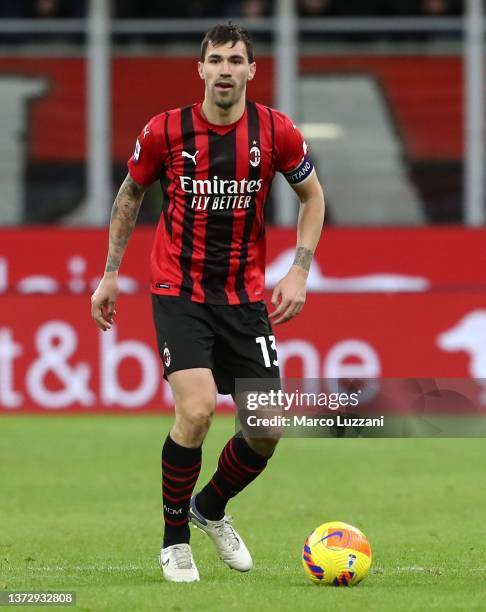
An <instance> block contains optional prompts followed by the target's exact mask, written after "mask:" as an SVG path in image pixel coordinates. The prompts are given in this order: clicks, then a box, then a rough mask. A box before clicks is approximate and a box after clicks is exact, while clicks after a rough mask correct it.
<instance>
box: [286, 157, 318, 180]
mask: <svg viewBox="0 0 486 612" xmlns="http://www.w3.org/2000/svg"><path fill="white" fill-rule="evenodd" d="M313 170H314V164H313V163H312V161H311V160H310V158H309V157H307V155H305V156H304V157H303V158H302V161H301V162H300V164H299V165H298V166H297V168H295V170H292V172H285V173H284V176H285V178H286V179H287V181H288V182H289V183H290V184H291V185H297V183H302V181H305V179H306V178H307V177H308V176H309V175H310V174H311V172H312V171H313Z"/></svg>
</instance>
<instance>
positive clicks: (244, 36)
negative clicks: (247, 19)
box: [200, 22, 255, 64]
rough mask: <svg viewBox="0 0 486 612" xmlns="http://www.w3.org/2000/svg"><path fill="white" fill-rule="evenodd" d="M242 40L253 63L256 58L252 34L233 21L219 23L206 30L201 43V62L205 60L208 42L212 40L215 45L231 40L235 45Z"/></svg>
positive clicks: (249, 59)
mask: <svg viewBox="0 0 486 612" xmlns="http://www.w3.org/2000/svg"><path fill="white" fill-rule="evenodd" d="M240 40H241V42H243V43H244V44H245V47H246V53H247V55H248V61H249V62H250V64H251V63H252V62H253V61H255V58H254V54H253V42H252V40H251V38H250V35H249V34H248V32H247V30H245V28H242V27H241V26H239V25H236V24H234V23H231V22H229V23H218V25H216V26H214V28H211V29H210V30H208V31H207V32H206V34H205V36H204V38H203V41H202V43H201V56H200V59H201V62H204V58H205V57H206V51H207V48H208V44H209V43H210V42H211V44H212V45H214V46H215V47H218V46H219V45H224V44H226V43H229V42H231V43H233V44H232V45H231V46H232V47H234V46H235V45H236V43H237V42H239V41H240Z"/></svg>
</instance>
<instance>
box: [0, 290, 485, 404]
mask: <svg viewBox="0 0 486 612" xmlns="http://www.w3.org/2000/svg"><path fill="white" fill-rule="evenodd" d="M267 298H268V296H267ZM1 302H2V305H1V310H2V315H1V325H0V410H4V411H5V410H7V411H10V412H18V411H42V412H43V411H50V412H53V411H59V410H62V411H66V410H69V411H82V412H91V411H94V410H100V409H104V410H110V411H111V410H115V411H133V410H137V411H138V410H160V409H168V408H169V407H170V405H171V400H170V393H169V390H168V387H167V385H166V383H164V384H163V385H161V377H160V371H161V367H160V362H159V357H158V354H157V352H156V344H155V335H154V331H153V329H152V321H151V311H150V300H149V298H148V296H146V297H142V296H140V295H137V296H122V297H121V298H120V300H119V304H118V307H117V311H118V315H117V326H116V327H115V328H114V329H113V330H111V331H109V332H106V333H103V332H100V331H99V330H98V329H97V328H96V327H95V325H94V323H93V322H92V321H91V318H90V314H89V299H88V296H49V297H46V296H36V297H33V296H31V297H30V298H26V297H23V296H3V297H2V298H1ZM275 332H276V336H277V347H278V351H279V361H280V365H281V370H282V374H283V375H284V376H287V377H289V376H291V377H306V378H317V377H324V378H333V377H341V376H342V377H358V378H372V377H380V376H382V377H401V376H410V377H459V376H475V377H482V378H486V372H485V365H486V362H485V359H484V357H485V352H486V292H484V293H482V294H470V295H457V294H443V293H437V294H424V295H417V294H407V295H397V294H395V295H315V294H314V295H310V296H309V298H308V301H307V304H306V306H305V309H304V311H303V313H302V314H301V315H300V316H299V317H297V318H296V319H295V320H294V321H292V322H289V323H287V324H284V325H282V326H278V327H276V328H275Z"/></svg>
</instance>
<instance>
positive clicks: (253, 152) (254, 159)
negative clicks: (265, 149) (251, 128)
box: [250, 144, 262, 168]
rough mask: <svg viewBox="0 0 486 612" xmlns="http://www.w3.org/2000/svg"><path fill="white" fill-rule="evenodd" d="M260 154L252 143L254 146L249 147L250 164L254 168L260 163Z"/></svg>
mask: <svg viewBox="0 0 486 612" xmlns="http://www.w3.org/2000/svg"><path fill="white" fill-rule="evenodd" d="M261 158H262V156H261V153H260V149H259V148H258V147H257V146H256V144H254V146H253V147H252V148H251V149H250V164H251V165H252V166H253V167H254V168H256V167H257V166H259V165H260V160H261Z"/></svg>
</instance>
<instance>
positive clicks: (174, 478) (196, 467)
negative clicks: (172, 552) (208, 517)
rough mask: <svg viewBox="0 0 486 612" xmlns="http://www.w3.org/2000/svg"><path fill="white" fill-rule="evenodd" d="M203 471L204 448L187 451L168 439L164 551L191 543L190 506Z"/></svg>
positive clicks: (164, 451) (164, 472)
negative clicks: (202, 451)
mask: <svg viewBox="0 0 486 612" xmlns="http://www.w3.org/2000/svg"><path fill="white" fill-rule="evenodd" d="M200 470H201V447H200V446H199V447H198V448H186V447H185V446H180V444H177V443H176V442H174V440H172V438H171V437H170V436H167V438H166V440H165V442H164V446H163V448H162V500H163V504H162V506H163V511H164V522H165V529H164V544H163V546H164V548H166V547H167V546H172V545H173V544H182V543H189V538H190V533H189V522H188V517H187V514H188V512H189V502H190V500H191V495H192V492H193V491H194V487H195V485H196V481H197V479H198V476H199V472H200Z"/></svg>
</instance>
